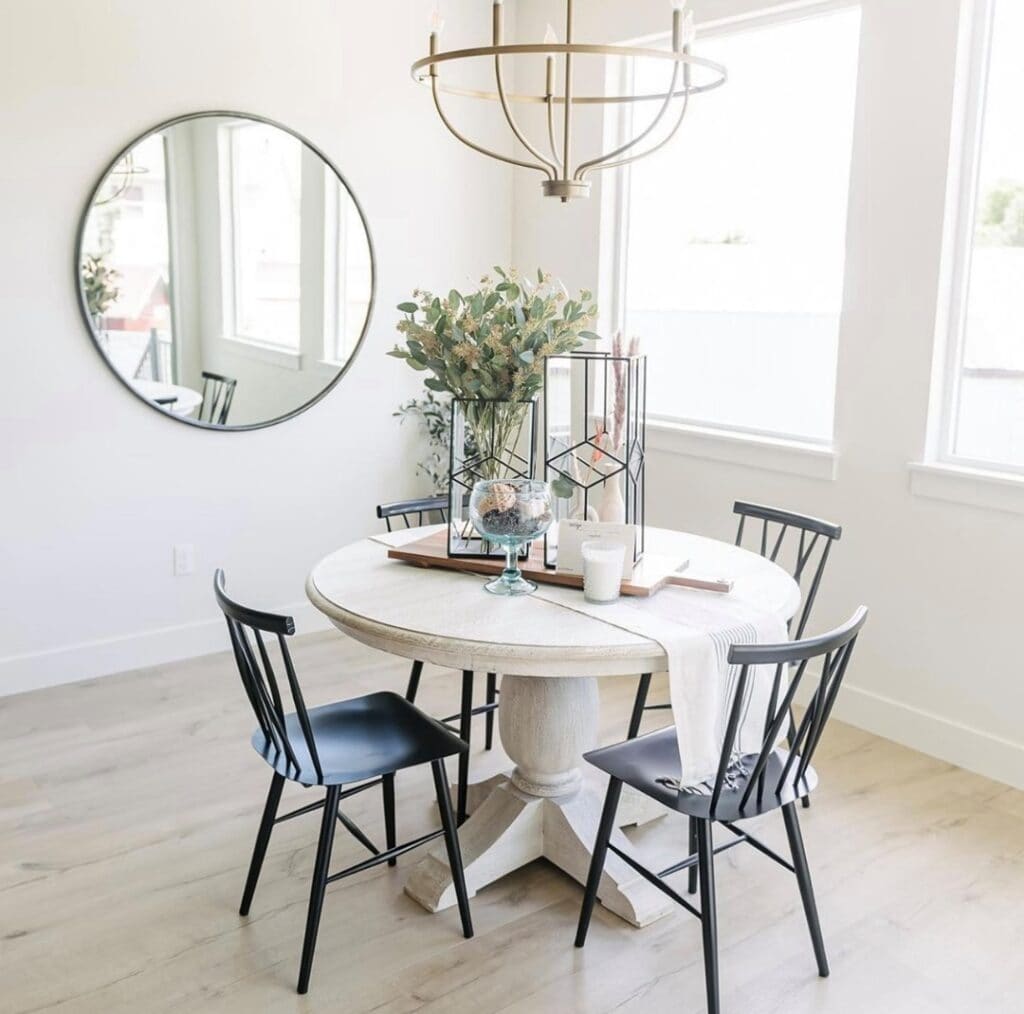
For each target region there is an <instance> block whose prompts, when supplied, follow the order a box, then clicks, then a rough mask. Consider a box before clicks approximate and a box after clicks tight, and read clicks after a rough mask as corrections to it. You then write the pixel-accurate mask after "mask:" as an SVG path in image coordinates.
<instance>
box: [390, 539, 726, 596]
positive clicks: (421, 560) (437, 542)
mask: <svg viewBox="0 0 1024 1014" xmlns="http://www.w3.org/2000/svg"><path fill="white" fill-rule="evenodd" d="M388 559H390V560H401V561H403V562H404V563H413V564H416V565H417V566H419V567H440V568H442V569H444V570H458V571H463V572H465V573H468V574H485V575H488V576H493V575H495V574H500V573H501V572H502V571H503V570H504V569H505V562H504V560H502V559H500V558H498V557H495V558H493V559H475V558H473V557H465V556H459V557H452V556H449V555H448V533H447V532H446V531H443V530H442V531H440V532H434V533H433V534H432V535H427V536H425V537H424V538H422V539H417V540H416V541H415V542H409V543H406V544H405V545H404V546H396V547H394V548H392V549H389V550H388ZM688 565H689V561H688V560H678V559H675V558H671V557H665V556H656V555H654V554H650V553H648V554H646V555H645V556H644V558H643V559H642V560H641V561H640V562H639V563H638V564H637V565H636V568H635V569H634V571H633V576H632V578H630V579H629V580H628V581H623V582H622V586H621V592H622V594H623V595H632V596H639V597H647V596H649V595H654V594H655V593H656V592H658V591H660V590H661V589H662V588H664V587H665V586H666V585H669V584H671V585H678V586H681V587H685V588H702V589H706V590H708V591H722V592H727V591H731V590H732V582H731V581H707V580H703V579H701V578H695V577H687V576H685V575H683V574H682V573H681V571H684V570H686V568H687V566H688ZM519 568H520V570H522V572H523V575H524V576H525V577H528V578H530V580H532V581H537V582H538V583H540V584H560V585H563V586H565V587H567V588H582V587H583V577H582V576H581V575H579V574H559V573H558V572H557V571H555V570H551V569H549V568H548V567H545V566H544V547H543V545H542V544H541V543H540V542H535V543H534V544H533V546H532V547H531V549H530V557H529V559H527V560H520V561H519Z"/></svg>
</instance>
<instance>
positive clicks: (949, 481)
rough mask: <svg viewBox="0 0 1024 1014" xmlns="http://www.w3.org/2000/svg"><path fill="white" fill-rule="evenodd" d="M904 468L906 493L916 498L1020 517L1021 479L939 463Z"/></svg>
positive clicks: (1023, 482) (1023, 479)
mask: <svg viewBox="0 0 1024 1014" xmlns="http://www.w3.org/2000/svg"><path fill="white" fill-rule="evenodd" d="M908 467H909V468H910V490H911V492H912V493H915V494H916V495H917V496H924V497H928V498H930V499H932V500H946V501H948V502H949V503H961V504H967V505H968V506H970V507H987V508H988V509H990V510H997V511H1009V512H1010V513H1013V514H1024V476H1021V475H1015V474H1013V473H1010V472H995V471H989V470H986V469H981V468H968V467H965V466H963V465H952V464H948V463H942V462H913V463H911V464H910V465H909V466H908Z"/></svg>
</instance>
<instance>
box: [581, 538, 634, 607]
mask: <svg viewBox="0 0 1024 1014" xmlns="http://www.w3.org/2000/svg"><path fill="white" fill-rule="evenodd" d="M580 552H581V553H582V555H583V597H584V598H585V599H586V600H587V601H588V602H614V601H615V600H616V599H617V598H618V597H619V585H620V584H621V583H622V563H623V557H624V556H625V553H626V547H625V546H623V544H622V543H621V542H605V541H602V540H600V539H597V540H591V541H590V542H584V543H583V545H582V546H581V547H580Z"/></svg>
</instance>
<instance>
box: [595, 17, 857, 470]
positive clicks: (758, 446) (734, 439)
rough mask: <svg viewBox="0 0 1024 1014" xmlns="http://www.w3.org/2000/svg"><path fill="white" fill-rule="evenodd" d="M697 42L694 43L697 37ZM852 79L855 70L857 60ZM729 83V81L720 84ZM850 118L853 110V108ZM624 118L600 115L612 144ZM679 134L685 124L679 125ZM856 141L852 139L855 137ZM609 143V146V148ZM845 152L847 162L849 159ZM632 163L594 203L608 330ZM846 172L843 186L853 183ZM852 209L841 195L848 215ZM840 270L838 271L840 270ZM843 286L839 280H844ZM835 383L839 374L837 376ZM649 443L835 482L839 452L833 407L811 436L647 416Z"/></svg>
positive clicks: (705, 33) (624, 242) (620, 267)
mask: <svg viewBox="0 0 1024 1014" xmlns="http://www.w3.org/2000/svg"><path fill="white" fill-rule="evenodd" d="M861 6H862V2H861V0H797V2H794V3H787V4H784V5H782V6H777V5H776V6H771V7H765V8H760V9H756V10H751V11H749V12H746V13H742V14H738V15H733V16H729V17H724V18H718V19H715V20H712V21H707V22H703V21H702V22H701V23H700V24H699V25H698V28H699V36H698V39H706V38H713V37H715V36H720V35H730V34H733V33H735V32H741V31H749V30H752V29H757V28H766V27H770V26H772V25H781V24H787V23H791V22H796V21H804V20H807V19H809V18H814V17H817V16H819V15H822V14H828V13H831V12H833V11H839V10H844V9H848V8H859V7H861ZM643 41H644V44H645V45H651V46H658V45H659V44H664V45H666V46H667V45H668V44H669V43H670V41H671V35H669V34H662V35H657V36H653V37H650V38H645V39H644V40H643ZM698 47H699V41H698ZM857 70H858V77H859V73H860V67H859V65H858V68H857ZM626 74H627V70H626V68H625V67H621V68H617V69H616V70H615V71H614V72H612V73H611V74H610V81H609V84H610V86H611V87H612V88H616V89H619V90H620V91H623V92H624V91H625V89H626V87H628V84H629V82H628V80H626ZM727 87H728V86H727ZM855 116H856V112H855ZM628 128H629V120H628V117H627V116H626V115H625V110H623V109H620V108H619V107H618V106H612V107H611V108H610V110H609V112H608V113H607V114H606V118H605V136H606V137H608V138H611V139H612V140H614V141H615V143H616V144H621V143H622V142H623V141H624V140H626V139H627V138H626V131H627V130H628ZM681 129H682V132H684V133H685V130H686V124H685V122H684V124H683V127H682V128H681ZM854 143H856V138H854ZM613 146H614V145H613ZM852 155H853V153H852V152H851V161H852ZM630 171H631V166H629V165H626V166H623V167H622V168H621V169H618V170H615V171H614V173H613V174H611V176H612V178H611V180H609V183H610V184H611V185H606V186H605V187H604V188H603V194H602V208H601V245H602V248H603V249H606V250H608V251H609V256H608V257H607V258H606V259H605V260H604V263H603V265H602V273H601V274H602V281H603V282H604V285H603V286H602V290H603V291H607V292H609V293H610V299H607V300H606V302H607V304H608V305H609V307H610V320H611V322H612V323H611V330H613V331H614V330H621V329H622V328H623V327H624V326H625V315H626V307H625V302H626V299H625V293H626V263H625V262H626V251H627V249H628V246H629V214H628V210H627V195H628V193H629V185H630ZM852 184H853V175H852V173H851V176H850V183H849V186H850V187H852ZM850 206H851V201H850V193H849V191H848V193H847V214H849V208H850ZM844 273H845V269H844ZM844 283H845V278H844ZM842 316H843V313H842V306H841V307H840V325H839V337H840V341H841V340H842V332H843V324H842ZM837 386H838V377H837ZM647 427H648V431H649V432H650V437H649V442H650V444H651V446H652V448H653V449H655V450H661V451H665V452H668V453H675V454H682V455H686V456H688V457H698V458H709V459H712V460H718V461H728V462H732V463H735V464H739V465H746V466H749V467H754V468H763V469H767V470H769V471H778V472H787V473H791V474H796V475H801V476H806V477H808V478H815V479H826V480H830V481H831V480H834V479H835V478H836V475H837V463H838V452H837V449H836V439H835V411H834V409H833V433H832V437H831V439H824V440H814V439H808V438H806V437H789V436H786V435H784V434H779V433H775V432H771V433H768V432H758V431H757V430H754V429H750V428H747V427H741V426H729V425H721V424H714V425H712V424H709V423H706V422H702V421H700V420H696V419H682V418H677V417H673V418H668V417H659V416H658V415H656V414H652V413H648V422H647Z"/></svg>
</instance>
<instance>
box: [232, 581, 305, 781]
mask: <svg viewBox="0 0 1024 1014" xmlns="http://www.w3.org/2000/svg"><path fill="white" fill-rule="evenodd" d="M213 588H214V595H215V596H216V599H217V604H218V605H219V606H220V609H221V612H223V614H224V619H225V620H226V622H227V626H228V633H229V635H230V638H231V646H232V648H233V650H234V655H235V663H236V664H237V666H238V674H239V676H240V677H241V680H242V686H243V687H244V688H245V693H246V697H248V699H249V704H250V705H251V707H252V710H253V713H254V714H255V716H256V721H257V723H258V724H259V727H260V730H261V731H262V733H263V735H264V738H265V740H266V743H267V748H268V749H271V750H273V752H274V753H275V754H277V755H278V756H279V757H281V756H283V757H284V758H285V761H286V765H287V767H288V768H289V769H294V771H295V774H296V775H298V774H299V773H300V772H302V773H305V772H304V769H303V766H302V764H301V763H300V760H299V754H300V750H299V749H298V748H299V746H300V745H301V746H304V747H305V753H306V754H307V755H308V756H309V759H310V760H311V761H312V764H313V768H314V771H315V772H316V781H317V783H318V784H322V783H323V778H324V773H323V768H322V766H321V763H320V755H319V753H318V752H317V747H316V739H315V737H314V735H313V728H312V725H311V723H310V721H309V712H308V710H307V709H306V702H305V699H304V698H303V695H302V687H301V686H300V684H299V679H298V676H297V675H296V672H295V666H294V664H293V662H292V657H291V653H290V651H289V650H288V644H287V641H286V640H285V638H286V637H289V636H291V635H292V634H294V633H295V623H294V621H293V620H292V618H291V617H290V616H279V615H277V614H276V613H265V612H260V611H258V610H255V609H250V608H248V607H247V606H243V605H240V604H239V603H237V602H235V601H233V600H232V599H230V598H228V596H227V593H226V591H225V590H224V572H223V571H222V570H218V571H217V573H216V574H215V575H214V579H213ZM264 635H268V636H269V635H273V636H274V637H275V638H276V640H277V646H278V649H279V650H280V653H281V659H282V661H283V664H284V670H285V676H286V679H287V688H286V689H287V692H288V694H289V695H290V697H291V705H292V710H293V711H294V713H295V720H296V721H297V723H298V727H299V734H300V736H301V740H302V742H301V744H300V743H299V742H297V741H295V737H294V725H293V726H292V733H289V723H288V715H287V713H286V709H285V697H284V693H282V690H283V689H284V688H283V687H282V685H281V681H279V679H278V676H277V673H276V672H275V671H274V666H273V663H272V662H271V659H270V652H269V651H268V650H267V645H266V642H265V641H264ZM250 638H251V639H250ZM253 643H255V649H254V648H253ZM305 780H306V779H305V778H303V781H305Z"/></svg>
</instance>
